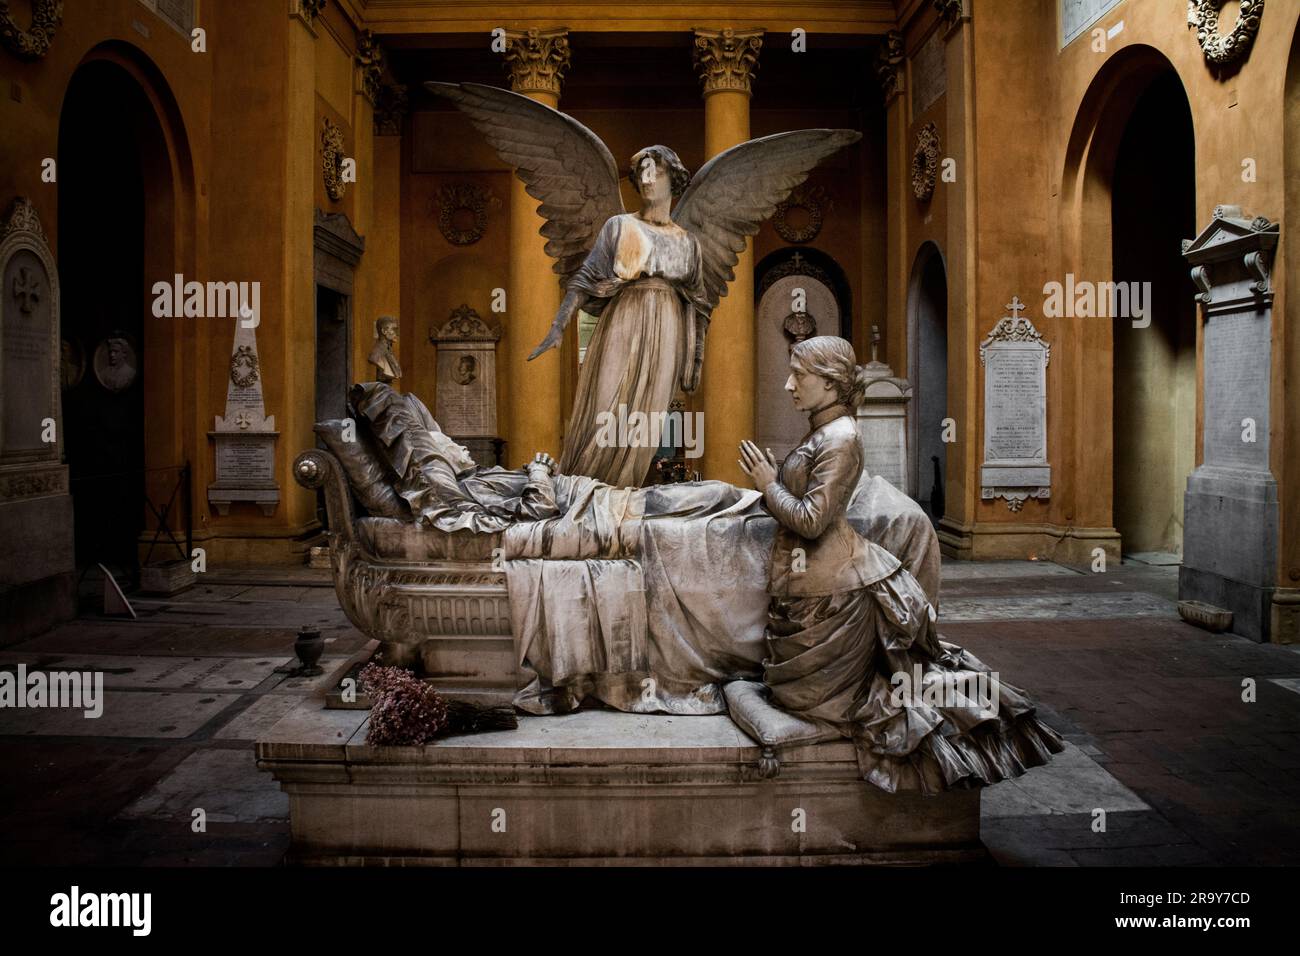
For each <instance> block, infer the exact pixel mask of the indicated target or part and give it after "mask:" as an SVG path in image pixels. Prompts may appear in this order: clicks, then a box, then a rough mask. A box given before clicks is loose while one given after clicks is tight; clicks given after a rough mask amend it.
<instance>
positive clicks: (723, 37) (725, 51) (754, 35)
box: [694, 27, 763, 96]
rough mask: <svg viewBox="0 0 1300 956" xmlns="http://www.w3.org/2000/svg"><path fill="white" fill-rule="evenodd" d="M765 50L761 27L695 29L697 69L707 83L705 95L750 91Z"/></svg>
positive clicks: (701, 79)
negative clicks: (753, 28) (760, 58)
mask: <svg viewBox="0 0 1300 956" xmlns="http://www.w3.org/2000/svg"><path fill="white" fill-rule="evenodd" d="M762 49H763V31H762V30H733V29H732V28H731V27H727V28H726V29H723V30H696V31H695V48H694V59H695V69H696V71H697V72H698V73H699V74H700V82H701V83H703V84H704V95H705V96H708V95H709V94H710V93H719V92H723V91H732V92H738V93H749V92H750V91H751V86H752V82H753V77H754V74H755V73H757V72H758V54H759V52H760V51H761V50H762Z"/></svg>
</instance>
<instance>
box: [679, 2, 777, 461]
mask: <svg viewBox="0 0 1300 956" xmlns="http://www.w3.org/2000/svg"><path fill="white" fill-rule="evenodd" d="M762 46H763V31H762V30H733V29H730V28H728V29H723V30H696V31H695V68H696V70H697V71H698V72H699V74H700V79H701V81H702V82H703V84H704V153H705V156H706V158H711V157H713V156H716V155H717V154H718V153H721V152H722V151H723V150H726V149H729V148H730V147H732V146H735V145H736V144H738V143H743V142H744V141H745V140H747V139H749V97H750V82H751V79H752V77H753V75H754V73H756V72H757V70H758V54H759V50H761V49H762ZM754 370H755V334H754V250H753V243H752V242H750V243H747V244H746V246H745V251H744V252H742V253H741V255H740V261H739V262H737V263H736V278H735V280H734V281H733V282H732V283H731V285H730V286H729V287H728V290H727V294H726V296H725V297H723V299H722V300H721V301H720V302H719V303H718V307H717V308H716V309H714V311H713V321H712V323H711V324H710V326H709V335H708V339H707V340H706V346H705V351H704V369H703V372H702V373H701V377H700V390H701V392H702V394H703V400H704V457H703V462H704V466H703V469H702V471H703V472H704V477H705V478H711V479H718V480H721V481H730V482H733V483H735V484H739V485H746V484H748V479H747V478H746V477H745V474H744V473H743V472H742V471H741V470H740V467H739V466H738V465H737V464H736V459H737V458H738V457H739V456H740V451H739V445H740V442H741V441H742V440H743V439H746V438H753V437H754Z"/></svg>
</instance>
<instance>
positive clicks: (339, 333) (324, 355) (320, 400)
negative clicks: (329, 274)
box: [316, 285, 351, 422]
mask: <svg viewBox="0 0 1300 956" xmlns="http://www.w3.org/2000/svg"><path fill="white" fill-rule="evenodd" d="M349 304H350V303H349V300H348V297H347V296H345V295H343V294H342V293H339V292H335V291H334V290H333V289H327V288H326V287H325V286H321V285H318V286H317V287H316V421H318V422H322V421H325V420H326V419H330V418H344V417H345V416H346V415H347V391H348V386H349V385H351V382H350V381H349V372H348V341H349V339H350V338H351V336H350V335H349V331H348V327H349V325H350V323H349V322H348V309H349Z"/></svg>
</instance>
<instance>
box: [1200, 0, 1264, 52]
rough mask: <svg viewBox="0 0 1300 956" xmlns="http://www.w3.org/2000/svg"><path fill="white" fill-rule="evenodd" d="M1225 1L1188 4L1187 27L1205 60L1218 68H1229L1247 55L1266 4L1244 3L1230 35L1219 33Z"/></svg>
mask: <svg viewBox="0 0 1300 956" xmlns="http://www.w3.org/2000/svg"><path fill="white" fill-rule="evenodd" d="M1225 2H1226V0H1188V2H1187V26H1188V27H1190V28H1191V29H1194V30H1195V31H1196V42H1197V43H1199V44H1200V45H1201V50H1202V51H1203V52H1204V53H1205V59H1206V60H1207V61H1208V62H1210V63H1212V64H1214V65H1215V66H1228V65H1230V64H1232V63H1235V62H1236V61H1237V60H1240V59H1241V58H1242V57H1244V56H1245V55H1246V52H1247V51H1248V50H1249V49H1250V46H1251V44H1252V43H1254V42H1255V34H1256V33H1258V32H1259V21H1260V18H1261V17H1262V16H1263V15H1264V0H1241V7H1240V12H1239V13H1238V15H1237V22H1236V23H1235V24H1233V27H1232V29H1231V30H1229V31H1228V33H1226V34H1223V33H1220V32H1219V11H1220V10H1221V9H1222V8H1223V5H1224V3H1225Z"/></svg>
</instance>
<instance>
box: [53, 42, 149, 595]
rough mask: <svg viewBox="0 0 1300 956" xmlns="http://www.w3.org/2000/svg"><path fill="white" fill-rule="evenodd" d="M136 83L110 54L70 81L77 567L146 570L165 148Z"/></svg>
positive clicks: (67, 207)
mask: <svg viewBox="0 0 1300 956" xmlns="http://www.w3.org/2000/svg"><path fill="white" fill-rule="evenodd" d="M164 148H165V147H164V145H163V141H162V131H161V130H160V129H159V128H158V125H157V122H156V119H155V117H154V114H153V111H152V108H151V107H150V105H149V103H148V101H147V99H146V98H145V96H144V93H143V92H142V90H141V89H140V87H139V86H138V85H137V83H136V82H135V80H134V79H133V78H132V77H131V76H129V75H128V74H127V73H126V72H125V71H124V70H122V69H121V68H120V67H118V66H116V65H114V64H112V63H109V62H105V61H94V62H90V63H87V64H86V65H84V66H82V67H81V68H80V69H78V70H77V72H76V73H75V74H74V75H73V77H72V81H71V83H70V84H69V87H68V92H67V96H66V99H65V100H64V105H63V112H62V114H61V116H60V125H59V155H58V166H57V169H58V189H59V231H58V253H59V274H60V279H61V285H62V289H61V291H62V303H63V308H62V327H61V330H60V334H61V336H62V339H63V346H62V347H63V350H64V355H65V376H64V382H65V385H64V392H63V421H64V447H65V449H66V454H67V460H68V469H69V473H70V475H69V476H70V479H71V490H72V496H73V514H74V521H75V527H76V532H75V534H76V555H77V564H78V566H85V565H87V564H90V563H93V562H103V563H105V564H107V565H109V566H110V567H113V568H114V569H116V570H126V571H127V572H128V573H132V572H134V571H135V570H136V569H137V567H138V560H137V548H136V543H137V539H138V537H139V534H140V531H141V529H142V528H143V526H144V510H145V509H144V467H145V462H144V412H145V408H144V394H145V393H144V360H145V355H144V350H145V336H144V315H145V309H146V308H147V307H148V305H147V303H146V301H145V289H146V282H145V275H144V255H145V231H144V223H145V218H144V217H145V187H144V178H143V173H142V169H143V168H144V167H143V163H142V159H141V156H142V152H143V151H144V150H146V149H159V150H161V149H164Z"/></svg>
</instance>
